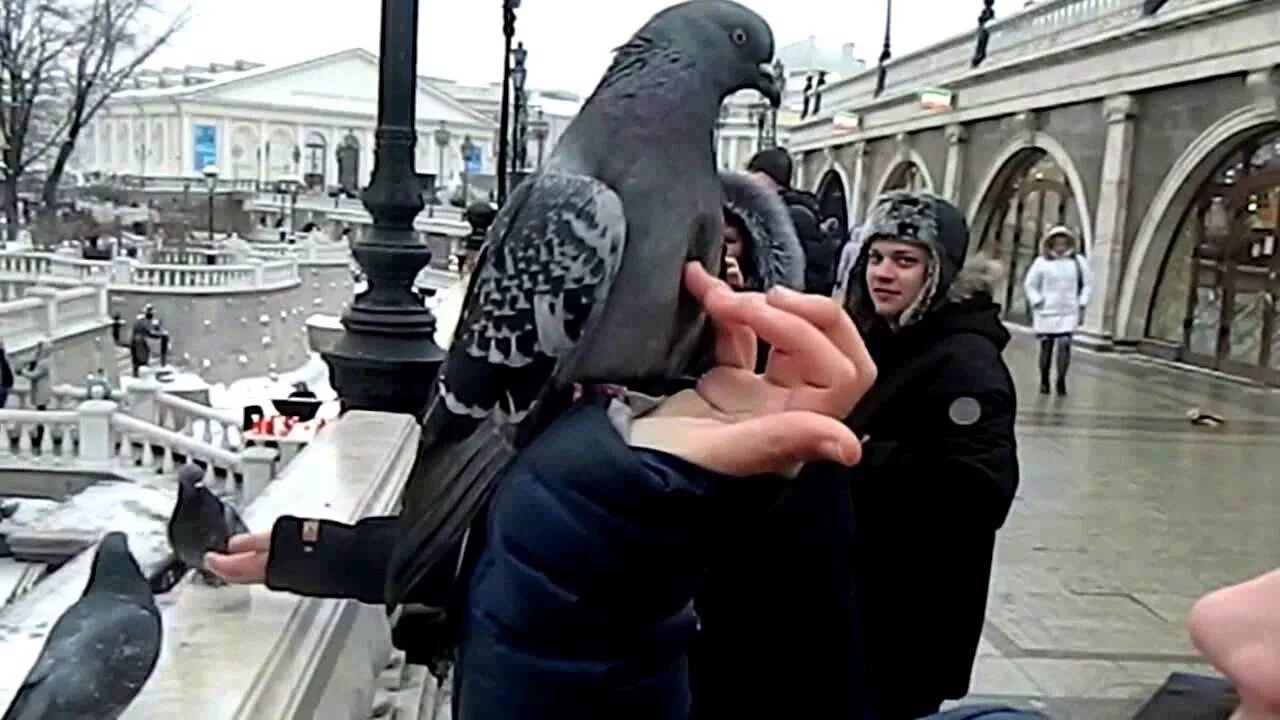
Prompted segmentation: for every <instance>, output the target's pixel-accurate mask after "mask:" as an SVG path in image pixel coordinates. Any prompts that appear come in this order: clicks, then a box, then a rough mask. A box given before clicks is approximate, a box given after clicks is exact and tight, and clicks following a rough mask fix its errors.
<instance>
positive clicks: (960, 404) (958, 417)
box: [947, 397, 982, 425]
mask: <svg viewBox="0 0 1280 720" xmlns="http://www.w3.org/2000/svg"><path fill="white" fill-rule="evenodd" d="M947 416H948V417H950V418H951V422H953V423H955V424H957V425H973V424H975V423H977V422H978V421H979V420H981V419H982V404H981V403H979V402H978V401H977V400H976V399H974V398H971V397H958V398H956V399H955V400H952V401H951V407H949V408H947Z"/></svg>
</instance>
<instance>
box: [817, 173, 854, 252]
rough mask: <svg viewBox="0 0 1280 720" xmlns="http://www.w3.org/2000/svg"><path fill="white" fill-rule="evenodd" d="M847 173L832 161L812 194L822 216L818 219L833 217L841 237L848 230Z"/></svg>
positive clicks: (848, 188)
mask: <svg viewBox="0 0 1280 720" xmlns="http://www.w3.org/2000/svg"><path fill="white" fill-rule="evenodd" d="M851 189H852V188H850V186H849V174H848V173H847V172H845V169H844V168H843V167H841V166H840V163H838V162H835V161H834V160H832V162H831V163H830V164H829V165H828V166H827V169H826V170H825V171H823V173H822V176H821V179H820V180H819V181H818V187H817V189H816V190H815V191H814V195H817V196H818V208H819V210H820V211H821V214H822V217H820V218H818V219H819V220H825V219H826V218H828V217H834V218H836V220H837V221H838V222H839V223H840V233H841V235H840V236H841V237H846V236H847V235H848V232H849V202H850V199H851V198H850V190H851Z"/></svg>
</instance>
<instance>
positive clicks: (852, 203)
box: [845, 140, 871, 227]
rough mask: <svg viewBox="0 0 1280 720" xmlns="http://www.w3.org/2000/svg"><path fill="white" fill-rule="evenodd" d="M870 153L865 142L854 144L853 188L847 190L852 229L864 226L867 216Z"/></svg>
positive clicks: (869, 148)
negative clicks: (864, 217) (864, 218)
mask: <svg viewBox="0 0 1280 720" xmlns="http://www.w3.org/2000/svg"><path fill="white" fill-rule="evenodd" d="M870 152H871V147H870V146H869V145H867V143H866V141H865V140H859V141H858V142H856V143H854V144H853V187H852V188H846V189H845V192H848V193H849V226H850V227H858V226H860V225H862V220H863V216H864V215H866V195H867V185H869V184H870V182H868V180H867V155H868V154H870Z"/></svg>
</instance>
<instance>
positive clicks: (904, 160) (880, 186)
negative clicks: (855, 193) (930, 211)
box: [874, 147, 937, 197]
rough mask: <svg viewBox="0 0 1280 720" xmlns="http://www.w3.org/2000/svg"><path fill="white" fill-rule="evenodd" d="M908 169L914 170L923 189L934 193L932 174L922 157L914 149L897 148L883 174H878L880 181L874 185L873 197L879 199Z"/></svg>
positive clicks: (934, 185) (934, 186)
mask: <svg viewBox="0 0 1280 720" xmlns="http://www.w3.org/2000/svg"><path fill="white" fill-rule="evenodd" d="M910 167H914V168H915V169H916V173H917V177H919V178H920V180H921V182H922V183H923V184H924V189H925V190H927V191H929V192H934V188H936V187H937V185H936V184H935V183H934V181H933V173H931V172H929V164H928V163H926V162H925V160H924V156H923V155H921V154H920V152H919V151H918V150H916V149H915V148H907V147H904V148H899V149H898V152H897V153H896V154H894V156H893V160H891V161H890V162H889V165H888V166H887V167H885V169H884V172H882V173H880V179H879V180H877V181H876V184H875V189H876V191H875V195H874V197H880V196H881V195H883V194H884V193H885V191H887V190H888V189H889V186H890V185H891V184H892V183H894V182H895V181H897V180H898V179H900V177H901V175H902V173H903V172H904V171H905V170H906V169H907V168H910Z"/></svg>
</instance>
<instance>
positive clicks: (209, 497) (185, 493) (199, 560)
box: [169, 463, 249, 585]
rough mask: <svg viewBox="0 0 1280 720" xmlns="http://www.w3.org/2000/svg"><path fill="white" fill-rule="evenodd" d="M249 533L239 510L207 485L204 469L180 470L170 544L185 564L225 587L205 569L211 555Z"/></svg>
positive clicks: (187, 467) (192, 466) (190, 465)
mask: <svg viewBox="0 0 1280 720" xmlns="http://www.w3.org/2000/svg"><path fill="white" fill-rule="evenodd" d="M247 532H249V528H248V527H247V526H245V524H244V520H241V519H240V514H239V513H237V512H236V510H235V508H233V507H231V505H229V504H227V503H225V502H223V501H222V500H221V499H220V498H219V497H218V496H217V495H214V494H213V491H211V490H210V489H209V488H208V487H206V486H205V484H204V470H203V469H202V468H201V467H200V466H199V465H196V464H194V463H187V464H186V465H183V466H182V467H181V468H178V502H177V503H175V504H174V506H173V515H172V516H171V517H170V518H169V545H170V547H172V548H173V552H174V554H176V555H177V556H178V560H180V561H181V562H182V564H184V565H186V566H187V567H190V568H195V569H196V572H197V573H198V574H199V576H200V578H201V579H203V580H204V581H205V583H207V584H209V585H222V584H223V582H222V581H221V580H219V579H218V577H217V576H216V575H214V574H213V573H211V572H209V571H208V570H206V569H205V567H204V556H205V553H208V552H223V553H225V552H226V551H227V541H228V540H229V539H230V538H231V536H232V535H239V534H241V533H247Z"/></svg>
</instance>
